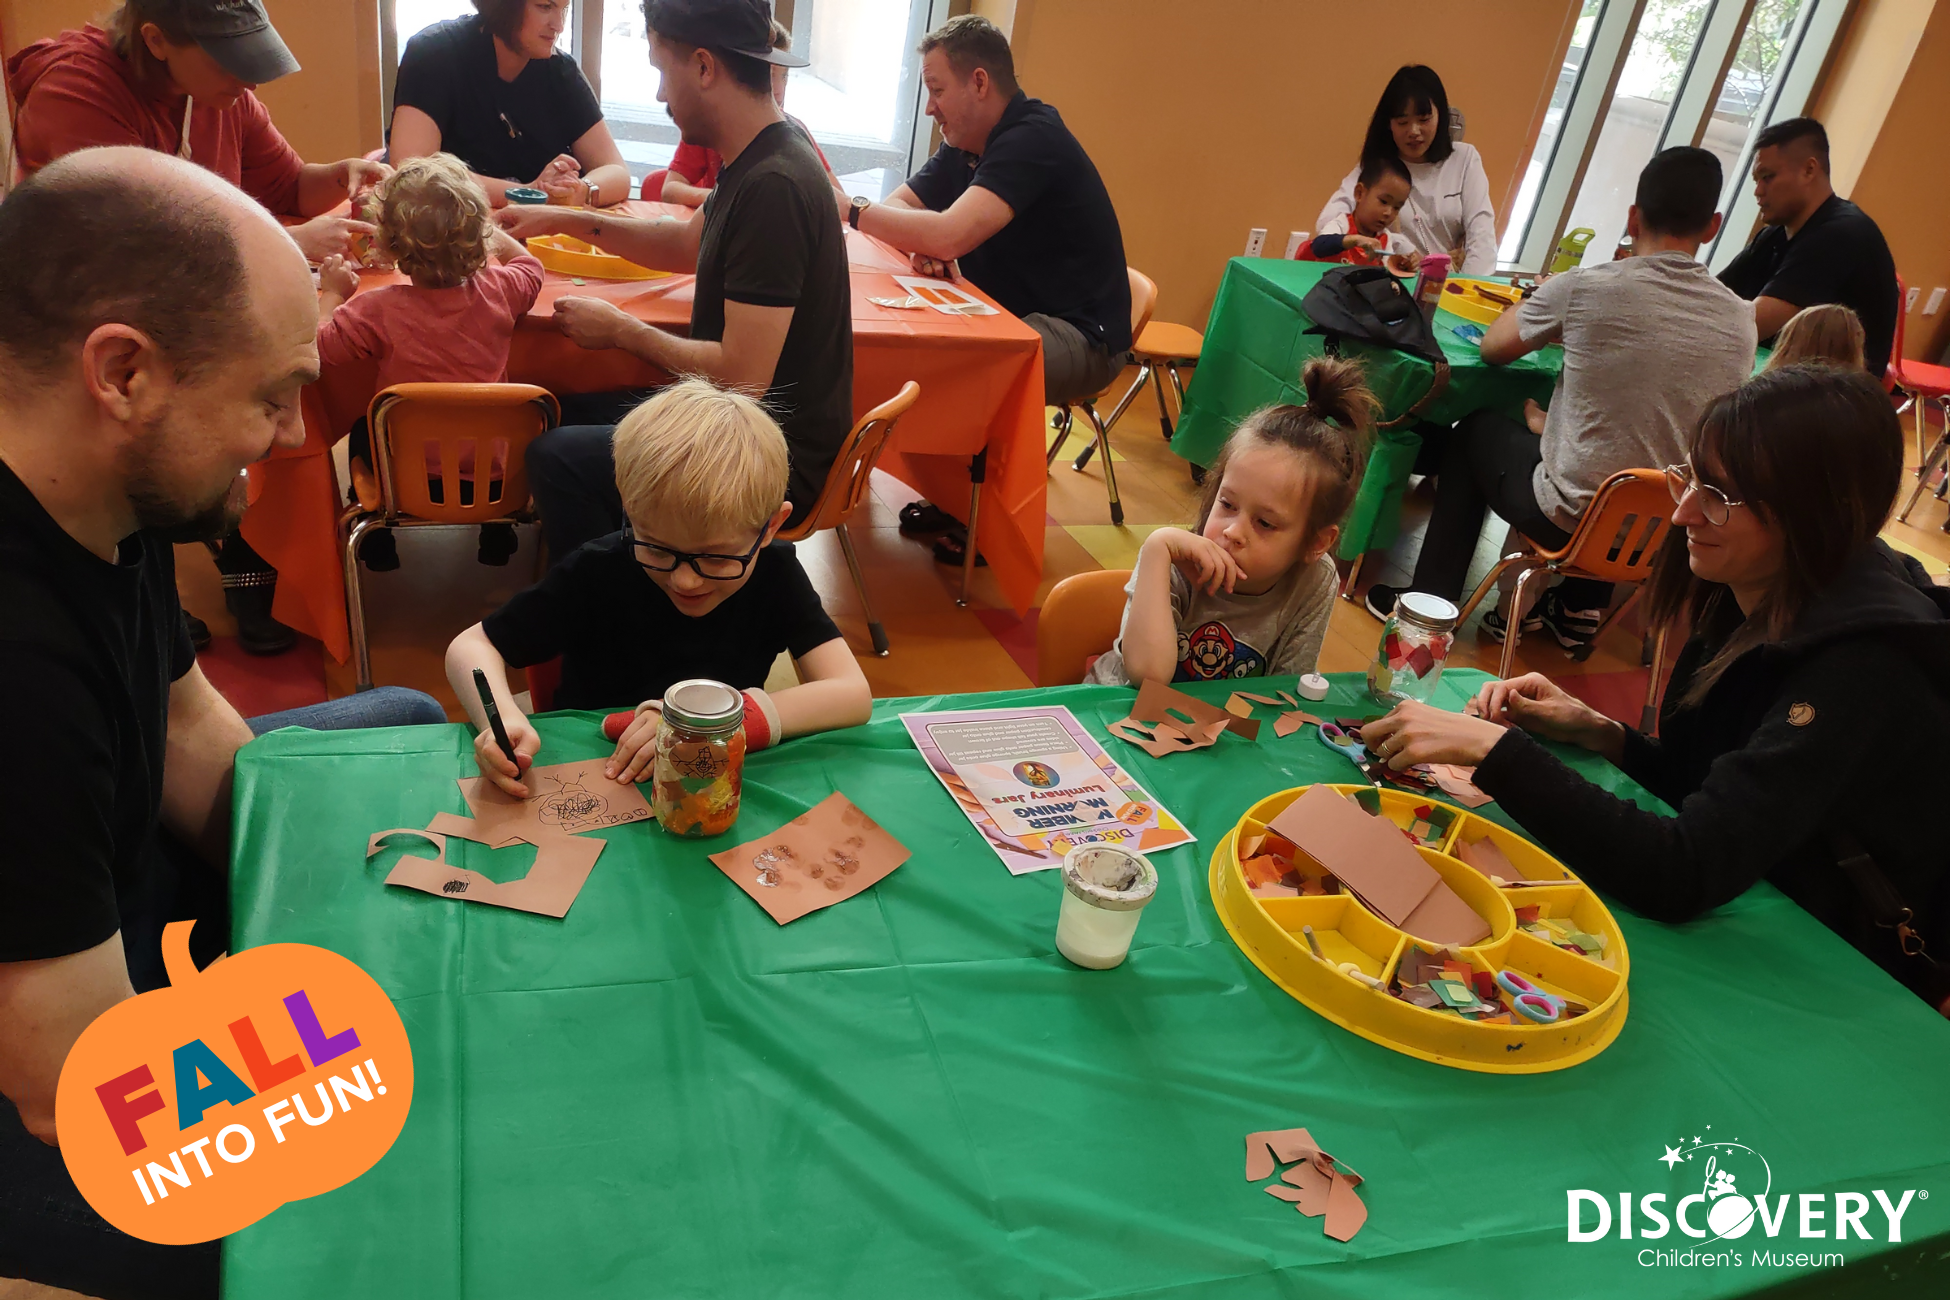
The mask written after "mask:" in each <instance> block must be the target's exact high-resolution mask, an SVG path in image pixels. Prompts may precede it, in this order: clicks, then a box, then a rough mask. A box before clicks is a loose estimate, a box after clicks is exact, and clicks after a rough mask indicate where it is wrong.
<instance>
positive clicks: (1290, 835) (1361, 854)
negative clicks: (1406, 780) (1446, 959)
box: [1267, 785, 1490, 945]
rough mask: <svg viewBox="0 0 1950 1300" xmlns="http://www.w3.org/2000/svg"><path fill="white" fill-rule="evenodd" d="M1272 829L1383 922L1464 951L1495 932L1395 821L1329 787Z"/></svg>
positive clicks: (1310, 793) (1311, 792)
mask: <svg viewBox="0 0 1950 1300" xmlns="http://www.w3.org/2000/svg"><path fill="white" fill-rule="evenodd" d="M1267 829H1268V830H1270V831H1272V832H1274V833H1275V834H1278V835H1283V836H1285V837H1286V838H1287V839H1289V840H1291V841H1292V842H1293V844H1294V846H1295V847H1296V848H1297V849H1298V851H1299V852H1300V853H1302V854H1304V855H1306V856H1307V857H1308V858H1311V859H1312V860H1313V861H1314V863H1315V864H1316V865H1318V866H1319V867H1320V869H1321V870H1322V871H1324V872H1326V873H1327V874H1328V875H1331V876H1333V877H1335V878H1336V879H1338V880H1339V881H1340V882H1341V883H1342V884H1343V885H1345V886H1347V888H1348V889H1350V890H1352V891H1353V892H1354V893H1355V894H1356V895H1358V896H1359V897H1360V899H1361V901H1362V902H1363V903H1364V904H1366V905H1367V907H1368V908H1369V909H1370V910H1372V911H1373V912H1374V913H1375V914H1376V915H1377V916H1379V917H1381V918H1382V919H1383V920H1384V921H1387V922H1388V923H1389V924H1390V925H1393V926H1395V927H1397V928H1398V929H1401V930H1405V931H1407V932H1408V933H1409V934H1412V935H1414V936H1415V937H1416V938H1418V939H1426V940H1428V941H1429V942H1430V943H1443V944H1458V945H1461V944H1469V943H1475V942H1477V941H1478V940H1480V939H1483V938H1485V937H1487V936H1488V935H1489V933H1490V928H1489V922H1487V921H1485V920H1483V918H1482V917H1480V916H1478V915H1477V914H1476V912H1475V910H1474V909H1472V908H1471V907H1470V906H1469V904H1467V903H1465V902H1464V901H1463V900H1462V899H1461V898H1460V897H1458V896H1457V894H1456V892H1455V891H1454V890H1453V889H1451V888H1449V886H1448V885H1447V884H1446V883H1444V881H1443V879H1442V877H1441V876H1440V875H1439V874H1437V872H1436V870H1435V868H1433V867H1431V866H1429V864H1428V863H1426V862H1424V861H1423V860H1422V859H1421V857H1420V855H1418V854H1417V853H1416V852H1415V850H1414V849H1413V848H1411V847H1409V843H1408V841H1407V839H1405V838H1404V837H1403V836H1402V834H1401V832H1400V831H1399V830H1398V829H1397V828H1396V827H1395V825H1394V824H1393V823H1392V822H1388V821H1385V820H1383V819H1382V818H1379V817H1373V816H1370V815H1369V814H1368V813H1367V812H1365V811H1364V810H1362V809H1361V808H1360V807H1359V806H1358V805H1356V804H1355V803H1354V802H1353V801H1352V800H1349V799H1345V798H1343V797H1342V796H1341V795H1339V794H1337V793H1336V792H1335V791H1333V790H1330V789H1328V788H1327V787H1326V786H1324V785H1316V786H1312V787H1310V788H1309V789H1308V790H1307V792H1306V793H1305V794H1303V795H1301V796H1300V797H1299V798H1298V799H1296V800H1294V801H1293V802H1292V803H1290V804H1288V805H1287V806H1286V808H1285V810H1284V811H1282V812H1281V813H1280V815H1279V816H1278V817H1275V818H1274V819H1273V821H1272V822H1271V823H1270V824H1269V825H1268V827H1267ZM1470 918H1474V924H1471V921H1470ZM1425 930H1426V931H1427V933H1424V931H1425Z"/></svg>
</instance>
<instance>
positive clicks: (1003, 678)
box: [178, 371, 1950, 722]
mask: <svg viewBox="0 0 1950 1300" xmlns="http://www.w3.org/2000/svg"><path fill="white" fill-rule="evenodd" d="M1134 376H1135V371H1131V372H1127V374H1126V378H1125V382H1129V380H1130V379H1131V378H1133V377H1134ZM1908 419H1909V417H1905V421H1906V429H1905V432H1906V434H1907V433H1908V432H1909V426H1908V423H1907V421H1908ZM1932 432H1934V430H1932ZM1112 440H1113V442H1114V444H1115V446H1116V449H1117V464H1116V467H1117V480H1118V486H1119V488H1120V489H1121V494H1122V497H1123V501H1124V512H1125V520H1126V522H1125V523H1124V524H1123V525H1122V526H1113V525H1112V524H1111V523H1110V515H1109V511H1108V508H1107V506H1106V503H1105V494H1104V483H1103V476H1102V472H1101V468H1100V466H1098V465H1097V464H1096V463H1095V462H1094V461H1093V462H1092V464H1091V465H1090V466H1089V467H1088V468H1087V469H1086V470H1085V471H1084V472H1083V473H1077V472H1075V471H1073V470H1072V469H1070V467H1069V461H1070V458H1071V455H1072V454H1073V453H1074V452H1075V450H1076V446H1077V444H1076V441H1075V439H1072V441H1071V443H1070V445H1069V447H1068V448H1066V451H1065V454H1064V455H1063V456H1062V457H1061V458H1060V459H1059V460H1058V461H1057V464H1056V468H1055V469H1054V470H1052V471H1051V473H1050V480H1049V505H1048V521H1047V533H1046V551H1045V559H1044V572H1043V583H1042V586H1041V588H1040V589H1039V592H1038V596H1037V604H1038V605H1039V606H1040V604H1041V602H1042V597H1043V595H1045V594H1046V593H1047V592H1048V591H1049V588H1050V587H1051V586H1052V585H1054V584H1055V583H1056V582H1058V581H1060V580H1061V579H1063V578H1066V577H1068V576H1069V575H1071V574H1073V573H1082V572H1086V571H1089V570H1093V569H1101V568H1112V569H1115V568H1128V567H1130V565H1131V563H1132V562H1133V559H1134V557H1135V556H1136V554H1137V548H1138V546H1139V544H1140V543H1141V542H1142V541H1143V540H1144V538H1145V537H1146V536H1148V535H1149V534H1150V532H1151V531H1152V530H1153V529H1155V528H1158V527H1161V526H1164V525H1170V524H1176V525H1189V524H1190V523H1191V522H1192V521H1193V520H1194V518H1195V517H1196V513H1197V496H1198V489H1197V488H1196V487H1194V486H1193V484H1192V482H1191V478H1190V474H1189V469H1188V467H1187V465H1186V464H1185V462H1183V461H1181V460H1179V459H1178V458H1177V457H1176V456H1174V455H1173V454H1172V452H1171V450H1170V448H1169V447H1168V446H1167V445H1166V443H1165V441H1164V438H1163V436H1162V432H1161V429H1160V424H1159V419H1158V411H1157V407H1156V405H1155V402H1154V396H1153V392H1152V390H1150V389H1149V387H1147V389H1146V391H1145V392H1144V393H1143V394H1141V395H1139V397H1138V398H1137V399H1136V400H1135V401H1134V402H1133V403H1132V406H1131V408H1130V410H1129V411H1127V412H1126V414H1125V416H1124V418H1123V419H1122V420H1120V421H1119V422H1118V424H1117V427H1116V428H1115V429H1114V430H1113V431H1112ZM1912 440H1913V435H1912ZM1910 455H1911V457H1912V458H1913V457H1914V455H1915V452H1914V448H1913V446H1912V448H1911V450H1910ZM1432 488H1433V485H1432V484H1430V483H1427V482H1423V483H1420V484H1418V485H1417V487H1416V488H1415V489H1414V490H1412V491H1411V492H1410V494H1409V497H1408V501H1407V504H1406V507H1405V510H1404V521H1403V532H1402V536H1401V538H1400V540H1399V541H1398V542H1397V543H1396V544H1395V546H1394V547H1393V548H1392V549H1391V550H1390V551H1389V552H1387V553H1385V554H1383V553H1376V554H1374V555H1371V556H1369V558H1368V560H1367V563H1366V565H1365V566H1364V568H1363V571H1362V574H1361V583H1362V586H1363V587H1364V588H1365V586H1366V585H1367V584H1368V583H1370V582H1377V581H1379V582H1389V583H1393V584H1395V585H1403V584H1405V583H1406V581H1407V578H1408V571H1409V568H1410V567H1411V566H1412V563H1413V557H1414V555H1415V553H1416V551H1417V550H1418V549H1419V547H1420V545H1421V533H1422V528H1423V526H1424V525H1425V523H1426V520H1427V515H1428V507H1429V502H1430V499H1431V496H1432ZM1905 491H1907V488H1906V489H1905ZM915 497H916V494H915V493H914V492H913V491H912V490H910V489H908V488H907V487H906V486H905V485H903V484H901V483H899V482H896V481H895V480H893V479H891V478H889V477H888V476H886V475H885V474H877V475H876V476H875V480H874V493H873V498H872V501H871V505H870V508H869V509H868V510H867V511H866V513H865V515H864V517H862V518H858V519H856V520H855V522H854V523H853V524H852V526H851V531H852V533H853V538H854V543H855V546H856V547H857V549H858V551H859V555H860V563H861V567H862V568H863V569H864V570H865V573H866V581H867V586H868V591H869V592H870V593H871V595H872V598H873V601H874V604H875V607H876V610H877V612H878V613H879V615H880V618H881V620H882V622H883V623H884V624H885V626H886V629H887V633H888V636H889V638H890V639H891V642H892V653H891V654H889V655H887V656H886V657H885V658H877V657H875V656H873V655H871V654H868V653H865V651H866V650H867V648H868V646H869V641H868V637H867V627H866V619H865V616H864V614H863V613H862V611H861V607H860V600H859V597H858V595H857V594H856V592H855V591H854V588H853V584H852V581H851V580H850V578H849V576H848V574H847V570H846V564H845V561H844V559H843V558H842V556H841V554H840V549H839V546H838V544H837V542H836V541H835V540H834V537H833V535H832V534H830V533H827V534H821V535H819V536H817V537H815V538H813V539H812V540H811V541H809V542H806V543H802V544H801V545H800V547H799V554H800V556H801V558H802V560H803V562H804V564H805V566H806V569H807V571H808V572H809V573H810V574H811V576H812V580H813V582H814V584H815V585H816V586H817V587H818V589H819V591H820V593H821V595H822V596H823V597H824V598H825V601H826V607H827V609H828V610H829V611H830V612H831V613H832V615H833V617H834V619H835V620H836V621H837V622H838V623H839V625H840V630H841V631H842V632H843V633H845V635H846V637H847V639H848V641H849V642H850V643H851V644H852V645H853V646H854V647H855V649H856V650H857V651H860V652H862V653H861V658H860V662H861V666H862V668H863V669H864V670H865V671H866V675H867V679H868V680H869V681H870V682H871V683H872V685H873V690H874V694H875V695H876V696H881V697H885V696H900V695H924V694H936V693H948V692H962V691H984V690H1002V689H1012V688H1019V687H1024V686H1028V685H1032V684H1033V678H1034V674H1035V639H1036V628H1035V624H1036V617H1037V611H1036V610H1035V609H1032V610H1030V611H1029V613H1028V615H1027V616H1025V617H1020V618H1019V617H1017V615H1016V614H1015V613H1014V612H1013V611H1012V610H1010V609H1009V608H1008V607H1007V605H1006V603H1005V602H1003V601H1002V600H1001V598H1000V597H999V595H998V594H997V591H996V589H995V587H994V585H993V583H992V582H991V581H990V579H989V577H988V574H987V572H986V570H977V573H976V579H975V588H974V600H973V602H972V603H971V606H970V607H968V608H962V607H959V606H957V605H956V603H955V595H956V592H957V589H958V585H959V582H960V572H959V570H955V569H950V568H947V567H945V566H943V565H940V564H937V563H935V561H934V559H933V557H932V555H931V554H930V552H929V548H928V545H927V543H925V542H922V541H915V540H912V539H909V538H906V537H903V536H902V535H901V534H900V532H899V530H898V528H897V527H896V523H897V517H898V513H899V510H900V507H901V506H903V505H905V504H907V503H908V502H909V501H911V500H914V499H915ZM1944 513H1945V510H1944V505H1943V503H1942V502H1939V501H1937V500H1936V499H1935V498H1934V497H1933V496H1931V495H1930V494H1928V493H1925V495H1924V497H1923V500H1922V502H1921V503H1919V504H1918V506H1917V508H1916V511H1915V514H1914V515H1913V516H1912V522H1911V523H1910V524H1909V525H1902V524H1896V523H1894V522H1892V523H1891V524H1890V526H1889V528H1888V529H1887V530H1886V532H1885V536H1886V537H1888V538H1889V539H1890V541H1891V542H1892V543H1894V544H1895V545H1897V546H1899V547H1901V548H1903V549H1906V550H1909V551H1911V552H1912V553H1915V554H1917V555H1919V556H1920V557H1923V558H1925V559H1926V563H1928V564H1929V566H1930V567H1931V569H1932V570H1933V571H1935V572H1942V571H1943V570H1944V568H1945V567H1946V562H1947V561H1950V536H1946V535H1945V534H1944V533H1943V532H1941V531H1940V527H1941V525H1942V523H1943V521H1944ZM523 531H524V535H523V537H522V543H521V547H522V549H521V551H520V552H519V553H518V554H517V555H516V557H515V559H514V561H513V562H512V563H511V564H510V565H508V566H507V567H505V568H490V567H487V566H484V565H481V564H479V563H477V562H476V560H475V558H474V552H475V541H476V536H475V534H474V533H473V532H471V531H469V530H465V529H420V530H411V531H407V532H403V533H402V535H401V539H400V545H399V550H400V556H401V567H400V568H399V569H398V570H397V571H395V572H392V573H382V574H370V573H369V574H367V575H365V590H366V600H367V610H368V620H369V625H370V627H371V635H372V647H373V663H374V677H375V680H376V681H378V682H380V683H382V684H395V685H404V686H413V687H418V688H419V689H421V690H425V691H429V692H431V693H433V694H434V695H436V696H438V697H440V698H441V699H442V700H443V701H444V702H445V703H446V704H447V705H448V708H449V712H450V714H451V715H452V716H454V717H459V716H460V714H459V711H458V708H457V707H456V703H455V701H454V699H453V696H452V693H451V692H450V691H449V690H448V688H447V684H446V681H445V679H444V676H443V674H442V671H441V659H442V654H443V652H444V650H445V648H446V645H447V642H448V640H449V639H450V638H451V637H453V635H454V634H455V633H457V632H459V631H460V630H461V629H462V628H464V627H466V626H467V625H468V624H470V623H472V622H474V621H475V620H477V619H479V618H480V617H481V616H482V615H484V614H485V613H487V612H488V611H490V610H492V609H493V608H495V607H496V606H497V605H498V604H499V603H500V602H501V601H503V600H505V599H506V598H507V597H508V596H509V595H510V594H511V593H513V592H514V591H515V590H517V589H518V588H519V587H520V586H521V585H523V584H524V583H526V582H528V581H529V580H530V579H531V577H532V575H533V561H534V556H535V550H534V546H535V539H534V536H533V535H532V530H523ZM1502 537H1503V525H1502V523H1501V522H1500V521H1497V520H1495V519H1494V518H1492V519H1491V521H1490V523H1489V526H1488V527H1487V528H1486V529H1485V530H1484V536H1483V538H1482V539H1481V540H1480V541H1479V544H1478V547H1477V554H1476V558H1475V561H1474V563H1473V564H1472V566H1471V571H1470V581H1471V582H1472V583H1474V582H1475V581H1477V580H1478V579H1479V578H1480V576H1481V575H1482V574H1483V573H1485V572H1487V570H1488V569H1489V567H1490V565H1491V564H1492V563H1493V562H1494V560H1495V558H1496V554H1497V547H1498V546H1499V544H1500V543H1501V540H1502ZM178 573H179V586H180V588H181V590H182V593H183V599H184V603H185V605H186V606H187V607H188V608H189V609H190V610H191V612H193V613H196V614H198V615H200V616H202V617H203V618H204V619H205V620H207V621H208V622H209V623H210V624H211V627H212V630H213V631H214V632H216V633H217V634H218V638H219V639H218V642H217V644H216V645H215V646H213V647H212V649H211V650H210V651H208V652H206V654H205V665H206V671H207V672H209V673H210V675H211V677H212V679H213V680H215V681H216V682H217V683H218V686H219V688H220V689H222V690H224V691H225V693H226V694H228V695H230V696H231V697H232V699H233V701H234V702H236V703H237V705H238V707H239V708H240V710H242V711H243V712H245V713H247V714H256V713H262V712H269V711H271V710H272V709H275V708H285V707H293V706H295V705H298V704H304V703H311V702H316V701H317V700H321V699H324V698H326V697H327V695H328V694H329V695H330V696H338V695H342V694H345V693H347V692H349V691H350V690H351V689H352V684H353V681H352V673H351V671H350V668H349V667H347V666H342V665H339V664H335V663H332V662H330V661H329V659H326V658H325V657H324V656H322V655H321V654H320V652H319V647H318V646H317V644H316V643H314V642H311V641H309V640H302V641H301V642H300V644H299V647H298V648H297V649H295V650H293V651H291V652H289V653H288V654H285V655H280V656H276V657H274V658H270V659H252V658H250V657H249V656H246V655H243V654H242V653H241V652H239V651H238V650H237V648H236V644H235V641H234V639H232V638H231V637H230V634H231V633H232V632H233V631H234V628H233V627H232V625H231V624H230V621H229V620H228V618H227V617H225V615H224V613H223V604H222V598H221V595H220V592H219V589H218V586H217V579H216V573H215V569H214V566H213V565H212V564H211V562H210V560H209V557H208V556H207V554H205V553H204V552H203V550H202V548H200V547H183V548H180V549H179V556H178ZM1379 631H1380V628H1379V624H1377V622H1376V621H1375V620H1374V619H1373V618H1372V617H1371V616H1369V614H1368V613H1367V611H1366V610H1365V609H1364V608H1362V607H1361V606H1360V605H1359V604H1356V603H1351V602H1341V603H1339V604H1337V605H1336V607H1335V610H1334V617H1333V623H1332V627H1331V629H1330V632H1329V635H1328V638H1327V643H1326V646H1325V648H1324V649H1323V651H1322V654H1321V663H1320V667H1321V671H1323V672H1350V671H1361V670H1364V669H1365V668H1366V667H1367V664H1368V661H1369V659H1370V657H1371V656H1372V655H1373V653H1374V649H1375V641H1376V638H1377V636H1378V635H1379ZM1641 647H1642V637H1641V632H1640V629H1639V627H1638V625H1637V623H1636V621H1635V620H1633V619H1631V618H1630V617H1628V618H1627V619H1626V620H1624V621H1623V622H1622V624H1621V625H1620V626H1618V627H1615V628H1614V629H1612V630H1611V631H1609V632H1608V633H1607V634H1606V636H1605V638H1604V640H1603V642H1602V644H1601V645H1600V646H1599V647H1598V648H1597V650H1596V651H1595V652H1594V653H1593V654H1592V656H1591V657H1590V659H1588V660H1587V661H1585V662H1584V663H1577V662H1574V661H1573V660H1572V659H1571V658H1570V657H1569V656H1568V655H1567V654H1566V653H1564V652H1563V651H1562V650H1560V649H1559V648H1558V647H1557V645H1556V644H1555V642H1553V641H1551V640H1550V639H1549V637H1548V636H1547V635H1546V634H1543V633H1537V634H1533V635H1532V636H1531V637H1529V638H1527V639H1525V640H1524V641H1523V642H1522V644H1521V645H1520V646H1519V649H1518V653H1517V670H1518V671H1530V670H1535V671H1538V672H1543V673H1546V674H1549V675H1550V676H1552V677H1556V678H1562V679H1565V680H1566V681H1567V684H1568V685H1570V687H1571V688H1572V689H1573V690H1576V691H1577V692H1578V693H1579V694H1580V695H1583V696H1584V697H1585V698H1587V699H1589V700H1591V702H1592V703H1594V704H1595V705H1597V706H1598V707H1600V708H1602V709H1604V710H1605V711H1606V712H1608V713H1611V714H1612V715H1613V716H1615V717H1619V718H1621V719H1623V720H1626V721H1631V722H1636V721H1637V716H1638V707H1639V704H1640V703H1641V702H1642V700H1643V697H1644V694H1645V673H1644V671H1643V670H1642V669H1641V667H1640V657H1641ZM1500 649H1501V647H1499V646H1497V645H1496V644H1495V643H1494V642H1492V641H1490V640H1489V639H1488V638H1487V637H1485V636H1483V635H1482V634H1481V632H1480V630H1479V629H1478V628H1477V627H1476V625H1475V620H1473V619H1472V621H1471V625H1470V626H1469V627H1466V628H1465V629H1464V631H1463V634H1462V635H1461V636H1460V637H1459V638H1458V642H1457V646H1456V650H1455V651H1454V653H1453V655H1452V657H1451V661H1450V662H1451V663H1452V664H1455V665H1460V666H1468V667H1482V668H1486V669H1489V670H1491V671H1494V670H1495V668H1496V666H1497V656H1498V654H1499V652H1500ZM1573 679H1576V680H1573Z"/></svg>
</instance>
